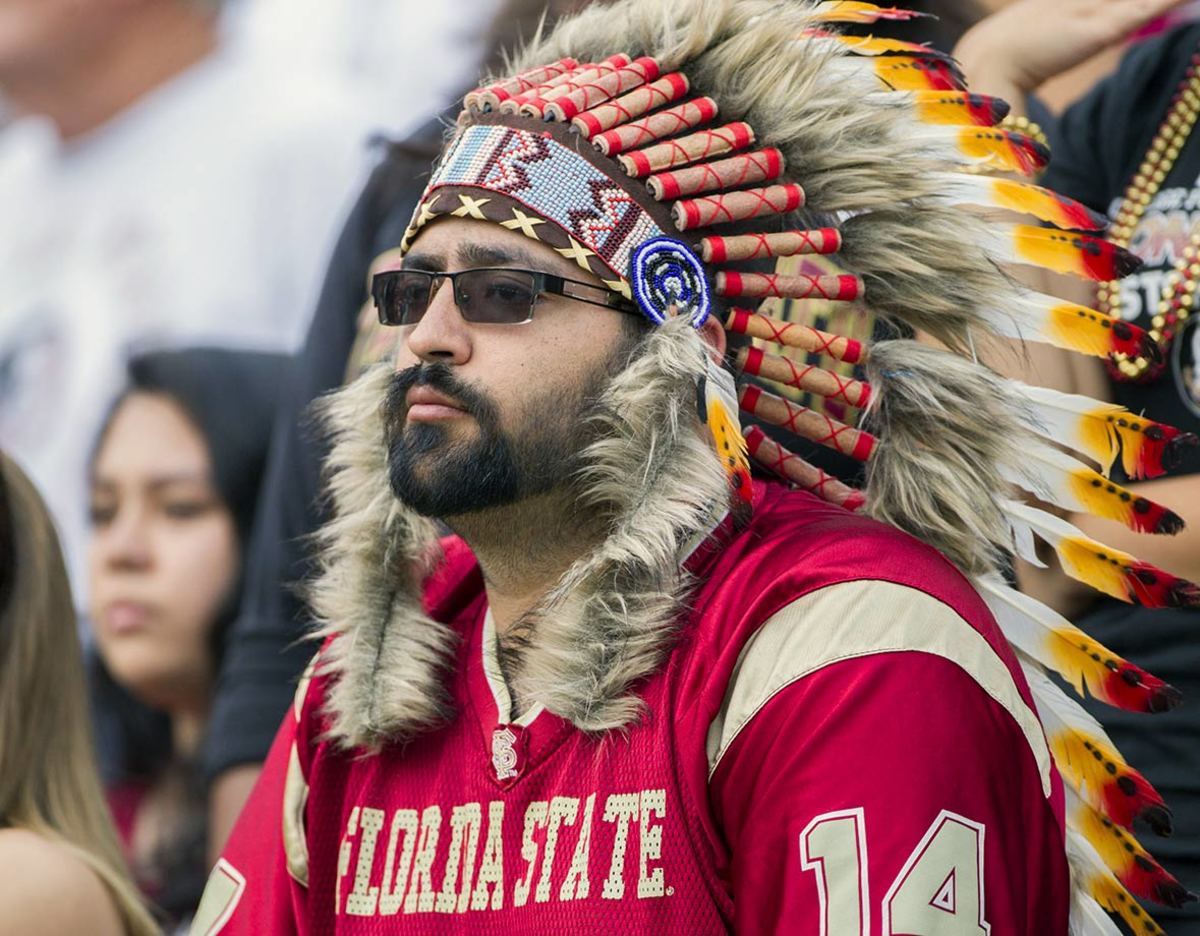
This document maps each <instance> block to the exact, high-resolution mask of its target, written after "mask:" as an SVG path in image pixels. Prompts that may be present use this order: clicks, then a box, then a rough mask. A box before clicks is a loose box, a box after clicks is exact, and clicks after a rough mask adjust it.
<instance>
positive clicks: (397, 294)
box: [374, 270, 433, 325]
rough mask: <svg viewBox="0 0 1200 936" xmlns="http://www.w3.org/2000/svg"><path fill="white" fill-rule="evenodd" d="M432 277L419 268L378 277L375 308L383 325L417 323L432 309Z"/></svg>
mask: <svg viewBox="0 0 1200 936" xmlns="http://www.w3.org/2000/svg"><path fill="white" fill-rule="evenodd" d="M432 284H433V277H432V276H430V275H429V274H428V273H423V272H420V271H418V270H403V271H400V272H397V273H385V274H380V275H379V276H378V277H376V281H375V290H374V292H375V307H376V309H378V310H379V321H380V322H381V323H382V324H384V325H415V324H416V323H417V322H419V321H421V316H423V315H424V314H425V310H426V309H428V308H429V292H430V287H431V286H432Z"/></svg>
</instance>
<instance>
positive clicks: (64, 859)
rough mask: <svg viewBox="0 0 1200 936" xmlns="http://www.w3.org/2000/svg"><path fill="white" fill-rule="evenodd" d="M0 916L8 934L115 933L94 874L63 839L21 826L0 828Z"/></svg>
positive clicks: (112, 914)
mask: <svg viewBox="0 0 1200 936" xmlns="http://www.w3.org/2000/svg"><path fill="white" fill-rule="evenodd" d="M0 869H3V871H2V872H0V920H2V921H3V925H2V927H0V928H2V929H3V930H4V932H5V933H6V934H9V936H75V934H77V933H89V934H93V936H120V934H121V933H123V932H124V931H125V928H124V926H123V925H122V923H121V917H120V915H119V914H118V912H117V907H116V904H115V903H114V902H113V899H112V897H111V896H110V895H109V894H108V892H107V891H106V890H105V888H104V885H103V884H102V883H101V882H100V878H99V877H97V876H96V873H95V872H94V871H92V869H91V868H89V867H88V866H87V865H86V864H84V862H83V860H82V859H80V858H79V856H77V855H76V854H74V853H72V852H71V851H70V850H68V849H67V848H66V847H65V846H64V845H61V844H59V843H57V842H52V841H50V840H49V839H46V838H43V837H42V836H40V835H35V834H34V833H32V832H27V831H25V830H24V829H4V830H0Z"/></svg>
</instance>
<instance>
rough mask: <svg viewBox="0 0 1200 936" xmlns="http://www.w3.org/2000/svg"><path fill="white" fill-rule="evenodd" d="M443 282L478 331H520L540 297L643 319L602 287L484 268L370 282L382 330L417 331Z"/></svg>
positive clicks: (378, 277)
mask: <svg viewBox="0 0 1200 936" xmlns="http://www.w3.org/2000/svg"><path fill="white" fill-rule="evenodd" d="M442 280H449V281H450V285H451V288H452V289H453V290H454V304H455V305H456V306H457V307H458V311H459V314H460V315H462V317H463V320H464V321H467V322H472V323H474V324H477V325H521V324H523V323H525V322H528V321H530V320H531V319H532V318H533V310H534V307H535V306H536V305H537V301H538V299H539V298H540V297H542V296H544V295H546V294H550V295H554V296H565V297H566V298H568V299H574V300H576V301H578V302H587V303H590V304H591V305H597V306H603V307H604V308H606V309H613V310H615V311H618V312H627V313H630V314H632V315H641V314H642V313H641V311H640V310H639V309H638V308H637V306H635V305H634V304H633V303H631V302H629V301H628V300H626V299H623V298H622V297H620V296H617V295H614V294H613V293H611V292H609V291H608V290H607V289H604V288H603V287H600V286H593V285H591V284H590V283H581V282H579V281H578V280H569V279H565V278H563V277H561V276H555V275H553V274H552V273H539V272H536V271H534V270H512V269H509V268H507V267H503V268H495V269H492V268H486V269H479V270H460V271H459V272H458V273H433V272H429V271H427V270H387V271H385V272H383V273H376V274H375V276H374V277H373V278H372V280H371V298H372V299H373V300H374V302H375V308H376V310H377V311H378V312H379V322H380V324H381V325H416V324H417V322H419V321H421V319H422V318H423V317H424V315H425V313H426V311H427V310H428V309H429V303H430V302H432V301H433V295H434V293H435V292H436V291H437V289H438V287H439V286H440V285H441V281H442Z"/></svg>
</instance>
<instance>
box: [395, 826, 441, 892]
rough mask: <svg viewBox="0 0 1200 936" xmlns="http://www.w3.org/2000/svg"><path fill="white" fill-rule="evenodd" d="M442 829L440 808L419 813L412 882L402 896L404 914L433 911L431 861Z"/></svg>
mask: <svg viewBox="0 0 1200 936" xmlns="http://www.w3.org/2000/svg"><path fill="white" fill-rule="evenodd" d="M441 827H442V810H441V807H440V806H426V807H425V810H424V811H423V812H422V813H421V833H420V842H419V844H418V845H417V854H416V857H415V858H413V869H412V880H411V881H410V882H409V885H408V893H407V894H405V895H404V912H405V913H428V912H429V911H430V910H432V909H433V901H434V897H435V896H436V895H435V892H434V889H433V875H432V870H433V859H434V858H435V857H436V855H437V843H438V832H439V831H440V830H441Z"/></svg>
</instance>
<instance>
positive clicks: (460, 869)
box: [437, 803, 483, 913]
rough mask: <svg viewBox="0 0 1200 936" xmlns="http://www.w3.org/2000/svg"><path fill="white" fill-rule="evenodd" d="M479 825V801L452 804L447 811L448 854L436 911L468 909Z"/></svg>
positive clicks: (481, 814)
mask: <svg viewBox="0 0 1200 936" xmlns="http://www.w3.org/2000/svg"><path fill="white" fill-rule="evenodd" d="M482 824H483V808H482V807H481V806H480V805H479V803H467V804H465V805H463V806H455V807H454V809H453V811H452V812H451V813H450V854H449V855H448V856H447V857H446V874H445V876H444V877H443V878H442V892H441V893H440V894H438V897H437V911H438V913H465V912H466V910H467V903H468V901H470V899H471V883H472V880H471V879H472V876H473V875H474V873H475V854H476V852H478V851H479V827H480V825H482ZM460 877H461V878H462V885H461V886H459V878H460Z"/></svg>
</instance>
